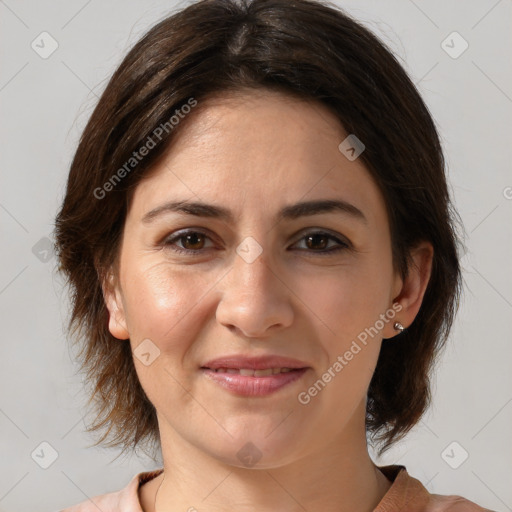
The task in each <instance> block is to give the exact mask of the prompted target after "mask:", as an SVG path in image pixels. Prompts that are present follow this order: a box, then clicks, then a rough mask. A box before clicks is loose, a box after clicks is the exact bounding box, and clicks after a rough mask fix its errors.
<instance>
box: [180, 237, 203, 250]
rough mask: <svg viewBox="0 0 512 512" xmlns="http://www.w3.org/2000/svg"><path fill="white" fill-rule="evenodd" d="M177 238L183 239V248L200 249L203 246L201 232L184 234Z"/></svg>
mask: <svg viewBox="0 0 512 512" xmlns="http://www.w3.org/2000/svg"><path fill="white" fill-rule="evenodd" d="M179 240H183V247H184V248H185V249H191V250H197V249H202V248H203V246H204V236H203V235H202V234H201V233H192V234H190V235H184V236H182V237H180V238H179Z"/></svg>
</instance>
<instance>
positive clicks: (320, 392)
mask: <svg viewBox="0 0 512 512" xmlns="http://www.w3.org/2000/svg"><path fill="white" fill-rule="evenodd" d="M454 223H455V213H454V212H453V209H452V205H451V202H450V198H449V194H448V191H447V185H446V178H445V174H444V161H443V155H442V151H441V147H440V144H439V139H438V135H437V132H436V129H435V126H434V123H433V121H432V119H431V117H430V114H429V112H428V109H427V108H426V106H425V104H424V103H423V101H422V99H421V98H420V96H419V94H418V92H417V91H416V89H415V87H414V86H413V84H412V83H411V81H410V80H409V78H408V77H407V75H406V73H405V72H404V70H403V69H402V67H401V66H400V65H399V64H398V62H397V61H396V60H395V58H394V57H393V56H392V54H391V53H390V52H389V50H387V49H386V48H385V47H384V46H383V45H382V43H380V42H379V41H378V40H377V39H376V38H375V36H373V35H372V34H371V33H370V32H369V31H368V30H366V29H365V28H363V27H362V26H361V25H359V24H358V23H357V22H355V21H354V20H352V19H351V18H349V17H348V16H346V15H345V14H343V13H342V12H341V11H339V10H338V9H335V8H334V7H331V6H329V5H327V4H325V3H319V2H314V1H307V0H299V1H295V0H294V1H293V2H290V1H289V0H254V1H253V2H249V1H247V2H245V1H236V0H206V1H201V2H197V3H195V4H193V5H191V6H190V7H188V8H186V9H184V10H182V11H181V12H178V13H177V14H175V15H173V16H170V17H168V18H167V19H165V20H163V21H162V22H160V23H159V24H158V25H156V26H155V27H154V28H153V29H151V30H150V31H149V32H148V33H147V34H146V35H145V36H144V37H143V38H142V40H141V41H139V42H138V44H136V46H135V47H134V48H133V49H132V50H131V51H130V53H129V54H128V55H127V57H126V58H125V59H124V61H123V62H122V63H121V65H120V66H119V68H118V69H117V71H116V72H115V73H114V75H113V77H112V79H111V81H110V83H109V84H108V86H107V88H106V90H105V92H104V93H103V95H102V97H101V99H100V101H99V103H98V105H97V107H96V109H95V111H94V112H93V114H92V116H91V119H90V120H89V123H88V125H87V127H86V128H85V131H84V133H83V136H82V139H81V141H80V144H79V146H78V149H77V151H76V154H75V157H74V159H73V162H72V166H71V169H70V173H69V179H68V185H67V191H66V196H65V198H64V202H63V205H62V208H61V210H60V212H59V214H58V216H57V221H56V239H57V245H58V255H59V260H60V265H61V270H62V271H63V272H65V273H66V275H67V276H68V278H69V282H70V285H71V287H72V290H73V295H72V297H73V310H72V318H71V323H70V326H71V327H72V328H73V329H74V330H75V332H76V333H78V334H79V336H77V338H76V339H77V340H80V341H79V342H80V343H81V344H82V351H81V353H80V356H81V361H82V366H83V368H84V369H86V370H87V375H88V378H89V380H90V382H91V383H92V384H93V389H92V393H91V402H92V401H94V404H95V411H96V413H97V420H96V422H95V424H94V425H93V426H92V428H91V430H93V431H94V430H103V429H105V430H106V432H105V433H104V435H103V437H102V438H101V440H100V442H103V441H105V440H107V439H108V438H109V437H110V442H109V446H121V447H123V449H124V450H128V449H130V448H137V447H144V446H149V445H152V446H153V447H157V448H160V449H161V452H162V459H163V463H164V467H163V468H159V469H157V470H155V471H148V472H145V473H140V474H138V475H135V476H134V478H133V479H132V481H131V482H130V483H129V485H128V486H127V487H125V488H124V489H122V490H121V491H118V492H116V493H110V494H107V495H103V496H98V497H96V498H95V499H92V500H88V501H87V502H84V503H82V504H81V505H78V506H75V507H71V508H69V509H67V511H72V512H76V511H89V510H91V511H92V510H97V508H99V509H100V510H102V511H103V512H107V511H114V510H123V511H137V512H141V511H143V512H156V511H158V512H174V511H178V510H181V511H184V510H189V511H195V510H198V511H201V510H210V511H227V510H233V509H235V507H236V509H237V510H251V511H253V510H258V511H275V510H285V511H299V510H309V511H313V510H326V511H330V510H332V511H338V512H339V511H351V512H354V511H356V512H358V511H361V512H363V511H372V510H374V511H378V512H384V511H386V512H391V511H398V510H403V511H405V510H407V511H409V512H419V511H429V510H432V511H433V510H436V511H441V510H442V511H445V510H447V511H448V510H449V511H458V510H460V511H462V510H464V511H481V510H485V509H483V508H481V507H479V506H478V505H476V504H475V503H472V502H470V501H469V500H466V499H464V498H461V497H458V496H439V495H433V494H430V493H428V491H427V490H426V489H425V487H424V486H423V485H422V484H421V483H420V482H419V481H418V480H417V479H415V478H413V477H412V476H410V475H409V474H408V473H407V470H406V468H405V467H404V466H399V465H392V466H384V467H378V466H376V465H375V464H374V463H373V462H372V460H371V458H370V456H369V454H368V442H370V443H372V445H373V444H374V443H377V444H378V445H379V446H380V448H379V454H382V453H383V452H384V451H385V450H387V449H388V448H389V447H390V446H391V445H393V444H394V443H395V442H397V441H398V440H399V439H401V438H402V437H403V436H404V435H405V434H406V433H407V432H408V431H409V430H410V429H411V428H412V427H413V426H414V425H415V424H416V423H417V422H418V421H419V420H420V418H421V416H422V414H423V413H424V412H425V410H426V409H427V407H428V405H429V400H430V391H429V385H430V383H429V372H430V370H431V368H432V365H433V361H434V359H435V357H436V355H437V354H438V353H439V351H440V350H441V348H442V347H443V345H444V343H445V341H446V338H447V336H448V333H449V330H450V327H451V324H452V321H453V318H454V315H455V312H456V309H457V305H458V298H459V295H460V268H459V263H458V255H457V249H456V243H457V235H456V232H455V228H454Z"/></svg>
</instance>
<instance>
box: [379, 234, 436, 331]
mask: <svg viewBox="0 0 512 512" xmlns="http://www.w3.org/2000/svg"><path fill="white" fill-rule="evenodd" d="M410 254H411V259H412V262H411V264H410V265H409V269H408V275H407V277H406V278H405V279H404V280H402V279H400V278H398V279H397V281H396V282H395V284H396V285H397V286H396V287H395V290H394V292H395V293H394V299H393V304H394V306H393V309H394V310H395V311H397V313H396V315H395V317H394V319H393V321H392V322H390V325H389V324H388V326H386V327H387V329H386V334H387V336H386V337H388V338H392V337H394V336H396V335H397V334H400V331H397V330H395V329H394V328H393V325H394V323H395V322H400V323H401V324H402V325H403V326H404V327H405V328H406V329H407V328H408V327H409V326H410V325H411V324H412V323H413V321H414V319H415V318H416V315H417V314H418V311H419V310H420V307H421V304H422V302H423V296H424V295H425V291H426V289H427V285H428V282H429V280H430V276H431V273H432V261H433V258H434V248H433V247H432V244H431V243H430V242H426V241H424V242H421V243H419V244H418V245H417V246H416V247H414V248H413V249H411V252H410ZM398 304H399V305H400V306H401V309H400V310H398V307H397V305H398Z"/></svg>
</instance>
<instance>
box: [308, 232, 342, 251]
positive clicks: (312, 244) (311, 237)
mask: <svg viewBox="0 0 512 512" xmlns="http://www.w3.org/2000/svg"><path fill="white" fill-rule="evenodd" d="M303 241H304V242H305V249H302V250H306V251H307V250H308V249H309V251H308V252H312V253H318V255H321V256H324V255H329V254H332V253H334V252H338V251H342V250H344V249H348V248H349V247H350V245H349V243H347V242H344V241H342V240H340V239H339V238H337V237H335V236H334V235H331V234H330V233H326V232H324V231H312V232H309V233H306V234H305V235H304V236H303V237H302V238H301V239H300V240H299V242H303ZM333 242H334V246H332V245H331V246H330V247H329V243H333Z"/></svg>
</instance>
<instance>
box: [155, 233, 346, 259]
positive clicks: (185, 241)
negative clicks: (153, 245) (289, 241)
mask: <svg viewBox="0 0 512 512" xmlns="http://www.w3.org/2000/svg"><path fill="white" fill-rule="evenodd" d="M208 240H210V241H211V239H210V237H209V236H208V235H206V233H203V232H202V231H196V230H188V231H181V232H179V233H177V234H176V235H174V236H172V237H170V238H167V239H166V240H165V242H164V245H165V247H167V248H169V249H171V250H172V251H173V252H176V253H178V254H189V255H199V254H200V253H201V252H204V250H205V249H211V248H212V247H213V245H210V246H206V242H207V241H208ZM299 242H303V243H305V247H304V246H303V247H301V248H299V250H301V251H306V252H310V253H314V254H315V255H319V256H322V255H329V254H332V253H335V252H338V251H342V250H344V249H348V248H350V243H348V242H344V241H342V240H340V239H339V238H337V237H335V236H334V235H332V234H330V233H326V232H324V231H312V232H309V233H306V234H305V235H304V236H303V237H302V238H301V239H300V240H299ZM299 242H297V243H299ZM297 243H296V244H294V245H297ZM292 247H293V246H292Z"/></svg>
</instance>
